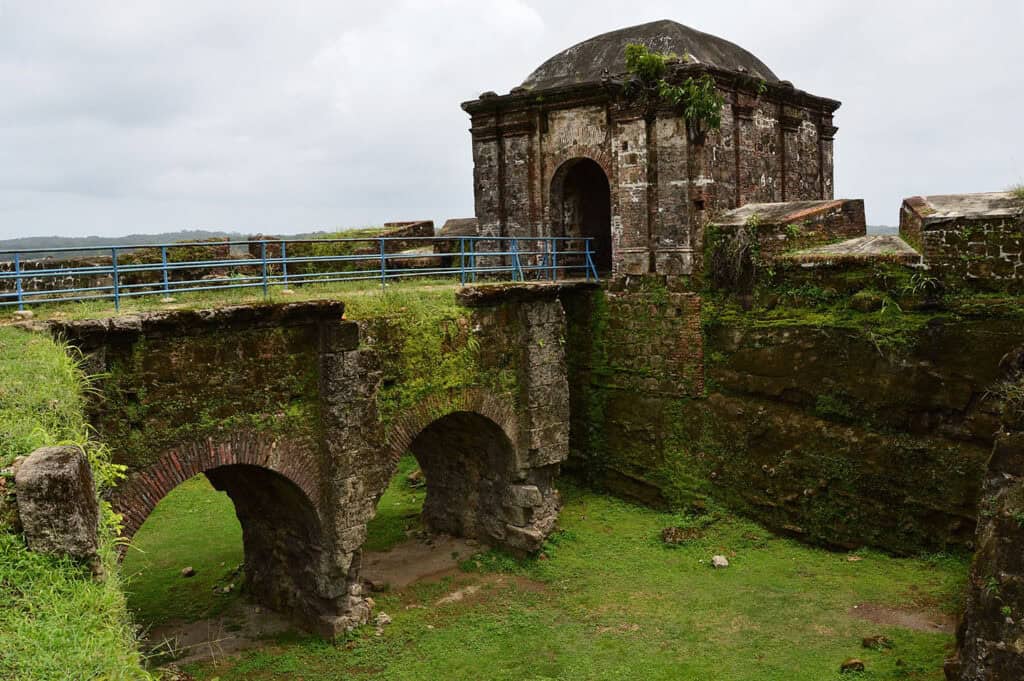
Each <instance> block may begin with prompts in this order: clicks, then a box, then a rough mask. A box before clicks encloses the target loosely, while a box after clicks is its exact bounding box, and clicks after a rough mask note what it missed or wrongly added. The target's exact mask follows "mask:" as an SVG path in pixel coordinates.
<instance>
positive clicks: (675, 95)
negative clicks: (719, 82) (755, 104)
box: [626, 43, 725, 143]
mask: <svg viewBox="0 0 1024 681" xmlns="http://www.w3.org/2000/svg"><path fill="white" fill-rule="evenodd" d="M691 60H692V57H690V56H689V55H683V56H682V57H679V56H678V55H675V54H671V53H667V54H666V53H659V52H651V50H650V49H649V48H648V47H647V46H646V45H642V44H638V43H631V44H629V45H627V46H626V71H627V72H629V73H630V74H632V75H633V76H635V77H636V79H637V80H638V81H639V84H640V85H641V86H642V90H641V93H642V96H643V97H644V98H645V99H647V100H648V101H651V100H654V101H657V102H661V103H664V104H668V105H669V106H671V107H673V108H675V109H677V110H678V111H680V113H682V116H683V119H684V120H685V121H686V131H687V135H688V136H689V137H690V139H691V140H692V141H694V142H697V143H702V142H703V141H704V137H705V136H706V135H707V133H708V132H709V131H711V130H718V129H719V128H720V127H721V125H722V107H723V106H725V98H724V97H723V96H722V94H721V93H720V92H719V91H718V88H717V87H716V85H715V80H714V79H713V78H712V77H711V76H709V75H707V74H704V75H702V76H700V77H699V78H694V77H692V76H689V77H687V78H686V79H685V80H684V81H683V82H682V83H679V84H673V83H670V82H669V81H668V80H666V78H665V75H666V73H667V72H668V67H669V64H670V63H673V62H676V61H683V62H689V61H691Z"/></svg>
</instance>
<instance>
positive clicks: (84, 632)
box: [0, 328, 149, 681]
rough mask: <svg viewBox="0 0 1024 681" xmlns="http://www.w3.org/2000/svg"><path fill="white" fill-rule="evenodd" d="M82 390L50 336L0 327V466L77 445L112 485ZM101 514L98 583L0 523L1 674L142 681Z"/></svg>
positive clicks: (109, 526)
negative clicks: (49, 448) (32, 548)
mask: <svg viewBox="0 0 1024 681" xmlns="http://www.w3.org/2000/svg"><path fill="white" fill-rule="evenodd" d="M85 386H86V379H85V376H84V375H83V374H82V372H81V369H80V368H79V367H78V365H77V363H76V362H75V361H74V360H73V359H72V358H71V356H70V355H69V354H68V352H67V351H66V349H65V348H63V347H61V346H60V345H59V344H57V343H54V342H53V341H52V340H50V338H49V337H47V336H44V335H41V334H30V333H27V332H24V331H21V330H18V329H12V328H0V467H2V466H7V465H9V464H10V463H11V461H12V460H13V459H14V458H15V457H16V456H20V455H26V454H29V453H31V452H32V451H33V450H34V449H36V448H37V447H41V446H46V445H53V444H77V445H79V446H81V447H83V448H85V450H86V451H87V452H88V454H89V458H90V461H91V462H92V466H93V471H94V474H95V477H96V479H97V482H98V483H99V484H100V485H107V484H110V483H111V482H113V481H114V480H115V479H116V478H117V477H118V476H119V474H120V470H119V469H118V467H116V466H113V465H112V464H110V463H109V461H108V457H107V452H106V450H105V449H104V448H103V447H100V446H97V445H96V444H95V443H93V442H91V441H90V440H89V431H88V428H87V426H86V423H85V420H84V417H83V415H82V393H83V391H84V390H85ZM2 482H4V483H5V484H9V483H10V479H9V478H5V479H3V480H2ZM103 512H104V518H103V520H104V527H103V530H102V537H101V539H102V546H101V560H102V564H103V566H104V569H105V570H106V579H105V581H94V580H93V579H92V576H91V573H90V570H89V568H87V567H85V566H82V565H79V564H76V563H74V562H72V561H70V560H66V559H61V560H58V559H54V558H50V557H47V556H42V555H39V554H35V553H30V552H29V551H28V550H27V549H26V548H25V544H24V541H23V539H22V538H21V536H20V535H19V534H16V533H13V532H11V531H10V530H11V528H8V527H0V602H2V603H3V607H0V678H3V679H33V680H37V681H45V680H47V679H69V680H70V679H76V680H77V679H93V678H103V679H146V678H149V677H148V675H147V674H146V673H145V672H144V671H143V670H142V668H141V667H140V657H139V655H138V653H137V652H136V649H135V637H134V629H133V627H132V626H131V625H130V621H129V618H128V614H127V611H126V608H125V602H124V596H123V594H122V592H121V587H120V580H119V577H118V568H117V563H116V559H115V555H114V550H113V537H114V536H115V527H114V525H115V523H116V518H115V517H114V516H113V514H112V513H111V512H110V510H109V507H108V506H106V504H104V508H103Z"/></svg>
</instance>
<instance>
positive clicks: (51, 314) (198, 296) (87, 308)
mask: <svg viewBox="0 0 1024 681" xmlns="http://www.w3.org/2000/svg"><path fill="white" fill-rule="evenodd" d="M457 287H458V281H457V280H453V279H427V278H424V277H415V278H409V279H399V280H393V281H389V282H388V284H387V288H386V289H385V291H386V292H388V293H391V294H396V295H394V296H382V295H381V287H380V282H379V281H375V280H367V281H347V282H346V281H341V282H333V283H326V284H308V285H303V286H296V287H294V289H292V292H291V293H283V292H282V288H281V287H280V286H275V287H271V288H270V289H269V291H268V295H267V296H264V295H263V289H262V288H259V287H256V288H242V289H217V290H211V291H197V292H194V293H176V294H175V295H174V302H171V303H162V302H161V299H162V296H160V295H152V296H140V297H135V298H126V299H124V300H122V301H121V310H120V312H118V311H117V310H115V308H114V303H113V301H108V300H87V301H81V302H71V303H45V304H40V305H34V306H31V307H30V309H31V311H32V312H33V313H34V314H35V316H36V318H37V319H41V320H47V319H67V320H73V319H102V318H106V317H113V316H115V315H117V314H127V313H132V312H147V311H164V310H198V309H205V308H210V307H223V306H225V305H243V304H250V305H251V304H263V303H295V302H300V301H305V300H338V299H343V300H345V301H346V303H348V302H349V301H350V300H351V301H352V304H353V305H358V300H359V299H363V298H369V299H382V298H392V297H408V296H410V295H412V296H416V295H431V294H432V293H435V294H436V293H444V294H446V295H448V296H454V292H455V290H456V288H457ZM397 294H400V295H397ZM369 304H370V305H371V306H375V303H374V302H373V301H372V300H371V301H370V303H369ZM14 312H15V308H13V307H3V308H0V324H2V323H4V322H5V321H13V319H14V316H13V315H14Z"/></svg>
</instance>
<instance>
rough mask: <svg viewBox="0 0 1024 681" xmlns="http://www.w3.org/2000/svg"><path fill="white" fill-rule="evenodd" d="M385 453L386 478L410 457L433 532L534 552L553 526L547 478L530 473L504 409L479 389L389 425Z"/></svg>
mask: <svg viewBox="0 0 1024 681" xmlns="http://www.w3.org/2000/svg"><path fill="white" fill-rule="evenodd" d="M388 451H389V455H390V457H391V470H392V471H394V469H395V468H396V467H397V464H398V459H399V458H400V457H401V456H402V454H404V453H405V452H407V451H408V452H411V453H412V455H413V456H414V457H416V460H417V462H418V463H419V466H420V469H421V470H422V471H423V474H424V477H425V479H426V488H427V497H426V500H425V501H424V504H423V520H424V522H425V524H426V525H427V527H429V528H430V529H432V530H434V531H438V532H443V533H446V534H451V535H454V536H460V537H469V538H474V539H479V540H481V541H483V542H485V543H488V544H491V545H499V546H505V547H507V548H511V549H514V550H521V551H533V550H536V549H538V548H539V547H540V545H541V543H542V542H543V539H544V537H545V536H546V535H547V533H548V532H549V531H550V529H551V526H552V525H553V523H554V518H555V516H556V515H557V510H558V506H559V503H558V493H557V491H555V489H554V484H553V481H554V471H552V470H551V468H550V467H541V468H539V469H534V468H533V467H531V466H530V464H529V461H528V457H527V456H525V455H524V452H523V451H522V448H521V447H520V434H519V427H518V420H517V417H516V411H515V408H514V407H513V405H512V404H511V401H510V400H508V399H505V398H501V397H498V396H496V395H494V394H493V393H491V392H489V391H487V390H485V389H482V388H469V389H462V390H453V391H448V392H446V393H440V394H435V395H432V396H430V397H428V398H426V399H425V400H423V401H422V402H420V403H419V404H417V405H416V406H415V407H413V408H412V409H410V410H409V411H408V412H407V413H406V414H404V415H403V416H402V417H401V418H399V419H398V420H397V421H396V422H395V423H394V424H393V425H392V427H391V429H390V433H389V437H388Z"/></svg>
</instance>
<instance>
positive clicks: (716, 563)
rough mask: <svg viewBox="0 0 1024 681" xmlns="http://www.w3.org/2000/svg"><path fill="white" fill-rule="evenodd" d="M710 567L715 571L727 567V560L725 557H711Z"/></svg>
mask: <svg viewBox="0 0 1024 681" xmlns="http://www.w3.org/2000/svg"><path fill="white" fill-rule="evenodd" d="M711 567H713V568H715V569H716V570H718V569H721V568H727V567H729V559H728V558H726V557H725V556H712V558H711Z"/></svg>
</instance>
